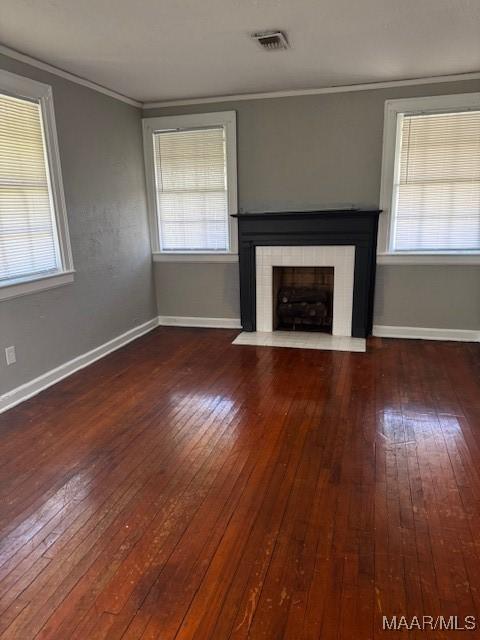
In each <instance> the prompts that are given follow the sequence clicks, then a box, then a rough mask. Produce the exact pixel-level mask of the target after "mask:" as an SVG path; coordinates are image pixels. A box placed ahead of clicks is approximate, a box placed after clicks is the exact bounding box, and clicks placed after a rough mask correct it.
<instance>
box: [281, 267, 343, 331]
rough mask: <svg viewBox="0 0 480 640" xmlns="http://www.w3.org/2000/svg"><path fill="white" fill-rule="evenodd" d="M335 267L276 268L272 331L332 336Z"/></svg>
mask: <svg viewBox="0 0 480 640" xmlns="http://www.w3.org/2000/svg"><path fill="white" fill-rule="evenodd" d="M333 274H334V268H333V267H273V329H274V330H277V329H278V330H283V331H284V330H291V331H323V332H324V333H332V321H333V280H334V275H333Z"/></svg>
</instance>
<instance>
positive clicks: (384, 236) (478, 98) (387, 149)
mask: <svg viewBox="0 0 480 640" xmlns="http://www.w3.org/2000/svg"><path fill="white" fill-rule="evenodd" d="M478 110H480V93H461V94H453V95H441V96H424V97H419V98H403V99H399V100H386V101H385V117H384V129H383V153H382V174H381V187H380V208H381V209H382V211H383V213H382V214H381V216H380V220H379V227H378V244H377V262H378V263H379V264H457V265H458V264H480V251H470V250H465V251H458V250H457V251H448V252H434V251H428V252H426V251H414V250H412V251H408V252H407V251H402V252H399V251H395V250H394V249H393V226H394V219H393V213H392V198H393V185H394V177H395V171H396V167H397V164H398V158H399V153H400V145H399V144H397V142H398V140H399V118H398V116H399V115H400V114H403V115H423V114H425V115H428V114H434V113H455V112H462V111H478Z"/></svg>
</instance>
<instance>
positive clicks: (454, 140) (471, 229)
mask: <svg viewBox="0 0 480 640" xmlns="http://www.w3.org/2000/svg"><path fill="white" fill-rule="evenodd" d="M381 207H382V209H384V211H385V214H384V220H383V221H382V222H383V228H381V229H380V238H379V242H380V246H381V251H383V252H385V253H386V254H390V255H392V254H393V255H396V256H400V257H401V256H402V255H407V256H408V255H411V254H423V255H426V256H429V255H430V256H435V255H437V256H438V255H443V256H445V257H446V258H448V257H449V256H461V259H463V260H466V261H467V262H468V261H469V259H472V261H476V260H477V256H478V254H480V94H467V95H457V96H439V97H435V98H413V99H409V100H392V101H389V102H387V104H386V118H385V134H384V162H383V173H382V203H381ZM427 259H428V258H427ZM421 261H422V260H421V259H420V260H419V262H421ZM447 261H448V260H447Z"/></svg>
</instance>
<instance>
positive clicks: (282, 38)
mask: <svg viewBox="0 0 480 640" xmlns="http://www.w3.org/2000/svg"><path fill="white" fill-rule="evenodd" d="M252 38H253V39H254V40H256V41H257V42H258V44H259V45H260V46H261V47H262V49H266V50H267V51H275V50H277V49H288V40H287V36H286V35H285V34H284V33H283V31H264V32H263V33H254V34H252Z"/></svg>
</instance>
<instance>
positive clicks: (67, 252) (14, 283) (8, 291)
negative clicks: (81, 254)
mask: <svg viewBox="0 0 480 640" xmlns="http://www.w3.org/2000/svg"><path fill="white" fill-rule="evenodd" d="M0 92H1V93H7V94H11V95H13V96H15V97H17V98H26V99H30V100H32V99H34V100H38V102H39V104H40V111H41V114H42V126H43V133H44V140H45V152H46V156H47V163H48V178H49V180H50V184H51V191H52V200H53V209H54V211H53V215H54V217H55V228H56V242H57V249H58V255H59V262H60V265H59V268H58V270H57V271H55V272H53V273H48V274H42V273H40V274H38V273H36V274H32V275H28V276H21V277H18V278H12V280H9V281H8V282H6V283H3V284H2V283H0V300H5V299H8V298H15V297H17V296H21V295H25V294H27V293H33V292H36V291H41V290H42V289H51V288H52V286H55V287H56V286H60V285H61V284H67V283H69V282H72V281H73V277H74V276H73V274H74V267H73V257H72V248H71V244H70V235H69V231H68V218H67V208H66V204H65V195H64V191H63V180H62V171H61V165H60V152H59V147H58V138H57V128H56V124H55V110H54V105H53V91H52V87H51V86H50V85H48V84H44V83H42V82H37V81H36V80H31V79H30V78H25V77H23V76H19V75H17V74H15V73H10V72H9V71H4V70H3V69H2V70H0Z"/></svg>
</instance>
